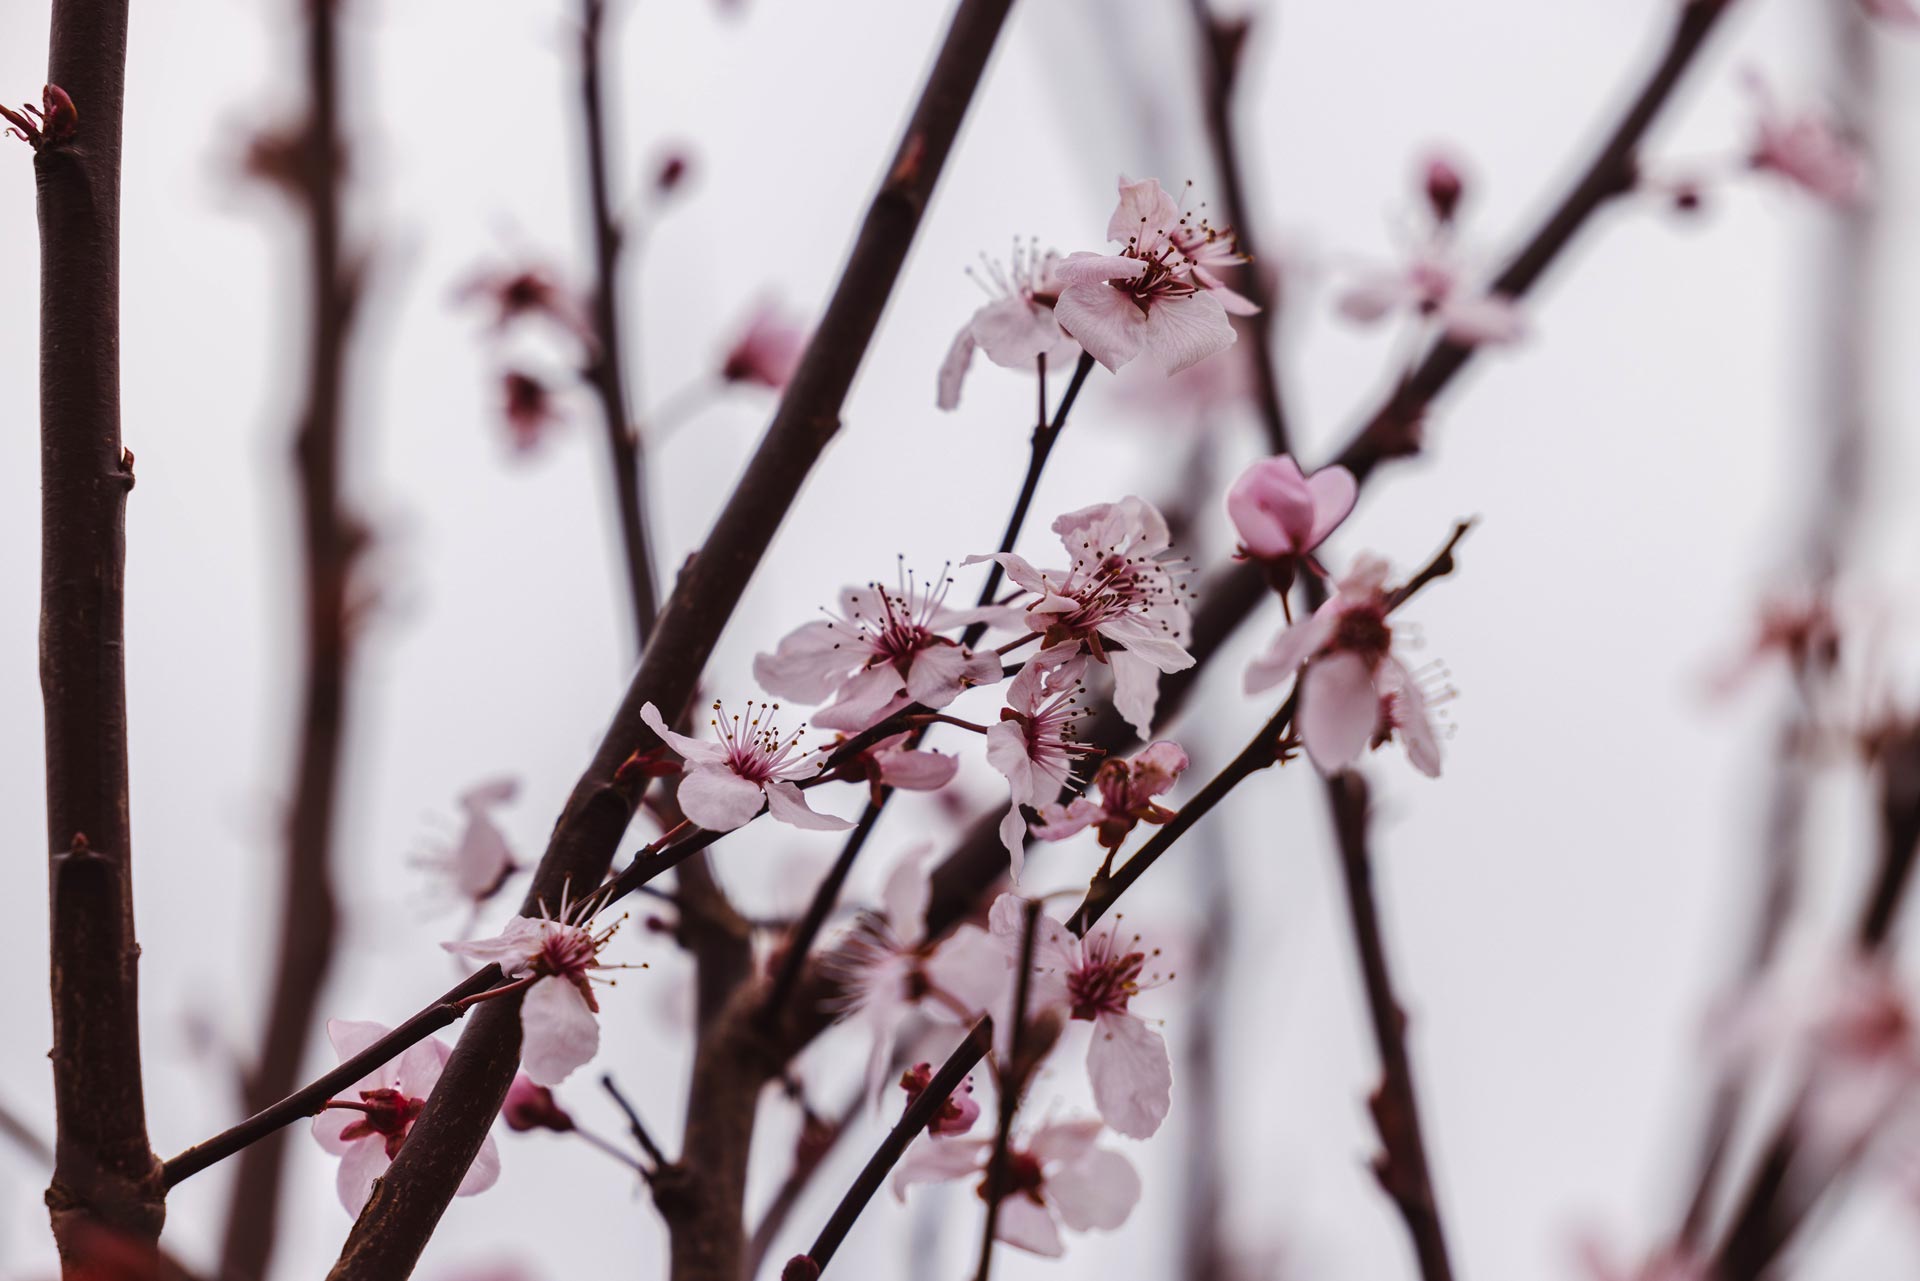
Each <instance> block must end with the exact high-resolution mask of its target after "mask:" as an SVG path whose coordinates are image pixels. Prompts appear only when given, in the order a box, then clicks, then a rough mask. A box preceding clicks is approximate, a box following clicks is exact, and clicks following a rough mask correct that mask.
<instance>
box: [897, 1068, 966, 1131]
mask: <svg viewBox="0 0 1920 1281" xmlns="http://www.w3.org/2000/svg"><path fill="white" fill-rule="evenodd" d="M932 1084H933V1064H931V1063H916V1064H914V1065H913V1066H912V1067H910V1068H908V1069H907V1070H906V1071H905V1072H904V1073H902V1074H901V1077H900V1088H901V1089H903V1090H905V1091H906V1092H907V1106H908V1107H912V1106H913V1105H914V1103H915V1102H916V1101H918V1099H919V1098H920V1096H921V1095H922V1094H925V1093H926V1092H927V1087H928V1086H930V1085H932ZM979 1119H980V1104H979V1103H978V1102H977V1101H976V1100H975V1099H974V1097H973V1078H972V1077H970V1076H969V1077H967V1078H966V1079H965V1080H963V1081H961V1082H960V1085H959V1088H958V1089H956V1090H954V1092H953V1093H952V1094H949V1095H948V1096H947V1101H946V1102H945V1103H942V1104H941V1105H940V1110H939V1111H938V1112H935V1113H934V1114H933V1120H931V1121H929V1122H927V1133H928V1134H931V1135H933V1136H934V1137H935V1138H940V1139H946V1138H952V1137H953V1136H954V1135H956V1134H965V1133H966V1132H967V1131H968V1130H971V1129H972V1128H973V1123H974V1122H975V1121H978V1120H979Z"/></svg>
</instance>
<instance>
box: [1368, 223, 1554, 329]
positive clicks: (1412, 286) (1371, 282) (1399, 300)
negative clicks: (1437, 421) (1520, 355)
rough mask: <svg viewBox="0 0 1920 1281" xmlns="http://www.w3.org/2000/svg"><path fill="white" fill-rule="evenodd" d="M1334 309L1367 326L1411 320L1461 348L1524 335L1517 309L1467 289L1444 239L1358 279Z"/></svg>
mask: <svg viewBox="0 0 1920 1281" xmlns="http://www.w3.org/2000/svg"><path fill="white" fill-rule="evenodd" d="M1337 306H1338V307H1339V309H1340V314H1341V315H1343V316H1345V317H1346V318H1347V319H1349V320H1353V321H1357V322H1359V323H1361V324H1368V325H1370V324H1374V323H1376V322H1378V321H1381V320H1384V319H1386V318H1387V317H1389V316H1393V315H1396V314H1402V313H1404V314H1409V315H1413V316H1416V317H1418V318H1419V319H1420V320H1421V321H1423V322H1425V323H1428V324H1431V325H1433V326H1435V327H1436V328H1438V329H1439V330H1440V332H1441V333H1442V334H1443V335H1444V336H1445V337H1446V339H1447V340H1448V341H1449V342H1454V343H1459V344H1460V345H1461V346H1465V347H1472V346H1478V345H1481V344H1486V345H1489V346H1492V345H1497V344H1500V343H1510V342H1515V341H1517V340H1518V339H1520V338H1521V337H1522V336H1524V334H1525V333H1526V324H1525V320H1524V317H1523V315H1522V313H1521V311H1520V307H1519V304H1518V303H1516V302H1515V301H1514V300H1513V299H1511V298H1508V297H1506V296H1505V295H1504V294H1497V293H1491V292H1487V291H1485V290H1482V289H1480V288H1479V287H1478V286H1476V285H1474V284H1473V283H1471V282H1470V281H1469V280H1468V277H1467V272H1466V270H1465V268H1464V267H1463V266H1462V265H1461V264H1460V262H1459V261H1458V260H1457V257H1456V255H1455V252H1454V250H1453V247H1452V244H1451V241H1450V238H1449V237H1447V236H1446V235H1444V234H1436V235H1434V236H1432V237H1430V238H1429V239H1428V240H1426V241H1425V242H1424V243H1422V244H1420V245H1418V246H1417V247H1416V248H1415V249H1414V251H1413V254H1412V255H1411V256H1410V257H1409V258H1408V259H1407V261H1406V262H1404V263H1402V264H1401V265H1399V266H1397V267H1391V268H1387V269H1384V270H1375V271H1369V272H1365V273H1363V274H1361V275H1360V276H1359V277H1358V278H1357V279H1356V280H1355V281H1354V282H1353V283H1352V284H1351V285H1349V286H1348V287H1347V289H1346V291H1345V292H1343V293H1342V294H1341V295H1340V296H1339V298H1338V300H1337Z"/></svg>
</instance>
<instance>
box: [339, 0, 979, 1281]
mask: <svg viewBox="0 0 1920 1281" xmlns="http://www.w3.org/2000/svg"><path fill="white" fill-rule="evenodd" d="M1011 3H1012V0H962V2H961V4H960V5H959V7H958V9H957V11H956V13H955V15H954V19H953V22H952V25H951V27H950V29H949V31H948V33H947V37H946V40H945V42H944V44H943V45H942V47H941V50H940V53H939V55H938V57H937V58H936V60H935V62H934V65H933V68H932V70H931V72H930V73H929V76H928V79H927V82H926V85H925V87H924V89H923V91H922V93H921V97H920V101H919V103H918V104H917V105H916V107H915V108H914V112H913V115H912V117H911V118H910V119H909V121H908V123H907V126H906V130H905V133H904V135H903V137H902V139H901V142H900V145H899V147H898V148H897V150H896V151H895V154H894V157H893V160H892V162H891V164H890V165H889V167H888V171H887V175H886V178H885V180H884V181H883V182H882V183H881V186H880V190H879V192H878V193H877V194H876V195H875V197H874V199H873V202H872V204H871V206H870V207H869V209H868V211H867V217H866V220H865V222H864V224H863V225H862V227H861V229H860V233H859V235H858V237H857V238H856V240H855V242H854V247H853V251H852V253H851V255H850V256H849V258H848V261H847V265H846V268H845V270H844V271H843V272H842V274H841V278H840V283H839V284H838V286H837V287H836V288H835V290H834V294H833V298H832V300H831V301H830V302H829V303H828V305H827V310H826V313H825V315H824V316H823V317H822V318H821V321H820V324H819V326H818V327H817V328H816V329H815V331H814V335H813V337H812V339H811V340H810V341H809V342H808V345H807V350H806V353H805V355H804V356H803V357H802V358H801V361H800V366H799V368H798V370H797V371H796V372H795V374H794V378H793V380H792V382H791V383H789V384H788V387H787V390H786V393H785V395H784V396H783V397H782V399H781V402H780V407H779V409H778V410H777V411H776V412H775V414H774V417H773V422H772V423H771V424H770V425H769V426H768V428H767V433H766V436H765V438H764V439H763V440H762V441H761V444H760V447H759V448H758V450H756V452H755V454H754V457H753V459H752V461H751V462H749V463H748V465H747V470H746V473H745V475H743V476H742V477H741V480H740V483H739V484H738V485H737V486H736V487H735V489H734V492H733V494H732V496H731V497H730V498H729V499H728V501H727V504H726V507H725V508H724V509H723V510H722V511H721V513H720V516H719V518H718V519H717V520H716V521H715V523H714V527H713V530H712V532H711V533H710V534H709V536H708V538H707V542H706V544H705V546H704V547H703V548H702V549H701V550H700V551H699V553H698V554H696V555H695V556H694V557H693V559H692V562H691V563H690V564H689V565H688V566H687V568H686V569H685V570H684V571H683V572H682V574H681V575H680V578H679V582H678V583H677V585H676V586H675V588H674V591H673V595H672V597H671V598H670V599H669V600H668V602H667V605H666V608H665V610H664V611H663V612H662V613H661V616H660V620H659V623H658V626H657V628H656V631H655V633H654V635H653V637H652V639H651V640H650V642H649V643H648V646H647V649H646V653H645V655H644V657H643V658H642V660H641V663H640V669H639V671H638V672H637V673H636V674H635V676H634V679H633V682H632V684H631V685H630V686H629V688H628V691H627V696H626V698H625V700H624V701H623V702H622V704H621V707H620V709H619V711H618V713H617V714H616V715H615V717H614V721H613V724H612V725H611V726H610V727H609V730H608V732H607V735H606V738H605V739H604V740H603V741H602V743H601V745H600V748H599V750H598V751H597V752H596V753H595V756H594V760H593V762H592V764H591V765H590V766H589V767H588V769H587V772H586V774H585V775H584V776H583V777H582V778H581V780H580V782H579V783H578V784H577V785H576V787H575V789H574V792H573V795H572V796H571V797H570V798H569V800H568V804H567V807H566V810H565V811H564V812H563V813H562V814H561V816H560V820H559V822H558V823H557V824H556V826H555V829H554V834H553V838H552V840H551V841H550V843H549V844H548V847H547V852H546V854H545V856H544V857H543V858H542V859H541V861H540V865H539V867H538V869H537V870H536V872H535V874H534V879H533V885H532V887H531V888H530V891H529V898H528V909H529V910H531V909H532V907H533V906H534V905H535V904H538V903H539V902H541V901H546V902H557V901H558V900H559V898H560V896H561V893H562V891H563V890H564V889H566V888H567V887H568V886H570V885H594V884H598V883H599V881H600V879H601V877H602V876H603V875H604V874H605V872H606V869H607V866H608V864H609V862H610V861H611V859H612V856H613V852H614V849H615V847H616V846H617V844H618V842H619V840H620V838H621V836H622V835H623V834H624V832H625V830H626V827H627V824H628V822H629V821H630V820H631V818H632V813H633V806H634V804H635V803H636V801H637V794H636V790H635V788H634V786H633V785H632V784H631V783H616V782H615V779H614V775H615V773H616V771H617V770H618V769H619V768H620V766H621V764H622V763H623V762H625V761H626V760H627V758H628V757H629V756H630V755H631V754H632V753H633V752H634V751H636V750H639V749H642V748H646V747H650V746H652V745H653V743H654V736H653V734H652V733H651V732H650V731H648V730H647V729H646V728H645V726H644V724H643V723H642V722H641V720H640V709H641V707H642V706H643V705H644V704H646V703H649V702H652V703H656V704H658V705H659V707H660V708H661V710H662V712H663V713H665V714H666V715H667V717H668V719H672V718H674V717H676V716H677V715H678V714H679V713H680V712H681V710H682V709H683V708H684V707H685V705H686V704H687V702H688V700H689V699H690V698H691V696H692V694H693V692H694V687H695V684H696V682H697V681H698V680H699V676H700V671H701V669H702V668H703V667H704V666H705V665H706V661H707V657H708V655H709V654H711V653H712V650H713V646H714V644H715V642H716V641H717V640H718V638H719V635H720V631H721V629H722V628H723V627H724V626H725V625H726V622H727V620H728V619H729V618H730V617H731V616H732V614H733V610H734V607H735V606H736V605H737V604H738V602H739V599H740V595H741V593H742V592H743V591H744V590H745V589H746V585H747V581H748V579H749V578H751V577H752V575H753V572H754V570H755V568H757V567H758V565H759V563H760V558H761V557H762V555H764V554H765V552H766V549H767V547H768V545H769V544H770V543H771V542H772V540H773V537H774V535H775V533H776V532H777V531H778V530H779V527H780V524H781V522H782V520H783V519H784V518H785V516H786V513H787V510H788V508H789V507H790V506H791V505H792V503H793V500H794V498H795V497H796V496H797V494H798V492H799V488H800V485H801V484H802V482H803V481H804V480H805V479H806V476H807V473H808V471H809V470H810V469H811V468H812V465H813V463H814V462H815V460H816V459H818V458H819V456H820V453H821V451H822V450H824V449H825V448H826V446H827V444H828V442H830V441H831V440H832V438H833V436H834V434H835V433H836V432H837V431H838V429H839V413H840V408H841V405H842V403H843V402H844V400H845V398H846V394H847V390H848V388H849V386H850V385H851V384H852V381H853V377H854V374H855V373H856V372H857V371H858V369H859V366H860V362H861V360H862V358H863V357H864V356H865V354H866V350H867V345H868V343H869V341H870V340H871V338H872V336H873V331H874V328H875V326H876V325H878V323H879V320H880V313H881V311H882V310H883V309H884V307H885V306H886V302H887V299H888V297H889V296H890V295H891V293H892V291H893V285H894V282H895V280H896V279H897V278H898V276H899V272H900V268H901V266H902V264H903V263H904V262H905V259H906V255H907V250H908V249H909V247H910V246H911V245H912V242H913V237H914V233H915V232H916V231H917V230H918V228H919V225H920V219H921V216H922V214H923V213H924V211H925V209H926V206H927V202H928V200H929V199H930V198H931V196H932V194H933V188H934V184H935V182H936V180H937V179H938V177H939V175H940V172H941V170H942V168H943V167H944V166H945V164H946V160H947V155H948V153H949V151H950V150H951V149H952V146H953V140H954V137H955V135H956V134H957V133H958V131H959V127H960V122H961V120H962V118H963V117H964V116H965V114H966V109H967V106H968V104H969V103H970V102H971V101H972V97H973V92H974V89H975V87H976V86H977V85H978V83H979V81H980V78H981V75H982V73H983V72H984V71H985V69H986V63H987V59H988V56H989V55H990V54H991V53H992V51H993V47H994V44H995V42H996V40H997V38H998V36H999V33H1000V28H1001V25H1002V24H1003V22H1004V21H1005V19H1006V15H1007V11H1008V9H1009V8H1010V6H1011ZM517 1015H518V1009H517V1002H515V1001H513V1000H511V999H507V1000H499V1001H491V1002H488V1003H487V1005H486V1007H485V1008H484V1009H482V1010H480V1011H479V1012H478V1013H477V1014H476V1015H475V1017H474V1019H473V1021H472V1022H471V1023H470V1024H469V1026H468V1028H467V1030H466V1032H465V1033H464V1034H463V1035H462V1036H461V1038H460V1044H459V1047H458V1048H457V1049H456V1050H455V1051H454V1054H453V1057H452V1059H451V1060H450V1062H449V1063H448V1065H447V1069H446V1072H445V1073H444V1074H443V1075H442V1076H441V1078H440V1084H439V1087H438V1088H437V1089H436V1090H435V1091H434V1093H433V1097H432V1098H431V1099H429V1100H428V1103H427V1107H426V1110H425V1111H424V1112H423V1113H422V1114H421V1117H420V1119H419V1120H418V1121H417V1122H416V1123H415V1125H414V1127H413V1130H412V1132H411V1135H410V1137H409V1138H408V1140H407V1142H406V1144H405V1146H403V1147H402V1148H401V1150H400V1153H399V1155H398V1156H397V1157H396V1158H395V1160H394V1163H393V1165H392V1166H391V1167H390V1168H389V1170H388V1172H387V1176H386V1178H385V1179H383V1180H382V1181H381V1183H380V1185H379V1187H378V1188H377V1189H376V1190H375V1192H374V1195H373V1199H372V1200H371V1201H370V1202H369V1203H368V1205H367V1207H366V1210H365V1211H364V1212H363V1213H362V1215H361V1216H360V1220H359V1222H358V1223H357V1224H355V1226H354V1230H353V1233H352V1234H351V1236H349V1238H348V1240H347V1244H346V1247H345V1249H344V1250H343V1251H342V1253H341V1256H340V1259H339V1261H338V1262H337V1263H336V1265H335V1267H334V1269H333V1272H332V1276H333V1278H334V1281H350V1279H372V1278H378V1279H380V1281H384V1279H385V1278H388V1277H392V1276H395V1275H400V1274H404V1273H405V1272H407V1271H408V1270H409V1269H411V1267H412V1266H413V1263H414V1261H415V1260H417V1259H418V1257H419V1253H420V1251H421V1249H422V1248H424V1246H425V1244H426V1242H427V1239H428V1237H430V1236H431V1235H432V1232H433V1229H434V1226H435V1225H436V1224H437V1223H438V1221H439V1218H440V1215H441V1213H442V1212H443V1211H444V1210H445V1208H446V1206H447V1203H448V1202H449V1201H450V1200H451V1199H452V1197H453V1193H454V1189H455V1188H456V1187H457V1186H458V1185H459V1182H460V1180H461V1178H462V1177H463V1175H464V1173H465V1170H466V1168H467V1165H468V1164H469V1163H470V1162H471V1160H472V1159H473V1155H474V1153H475V1152H477V1151H478V1150H479V1146H480V1142H481V1140H482V1139H484V1138H485V1136H486V1132H487V1128H488V1127H489V1126H490V1125H491V1124H492V1122H493V1118H494V1116H495V1114H496V1113H497V1112H498V1111H499V1108H500V1103H501V1101H502V1100H503V1099H504V1098H505V1096H506V1091H507V1087H508V1085H509V1084H511V1082H512V1079H513V1070H514V1066H515V1063H516V1061H517V1058H518V1049H519V1020H518V1017H517ZM730 1101H731V1100H730ZM748 1102H749V1104H750V1102H751V1100H750V1099H749V1100H748ZM694 1140H695V1135H694V1133H693V1130H692V1128H691V1127H690V1128H689V1132H688V1135H687V1150H686V1156H685V1160H686V1161H687V1163H688V1168H690V1169H693V1170H697V1171H699V1177H700V1178H702V1179H708V1178H711V1179H713V1180H714V1181H715V1182H714V1185H713V1186H712V1187H711V1188H710V1189H706V1190H703V1195H701V1196H700V1197H699V1198H697V1203H698V1204H699V1205H701V1206H703V1207H705V1206H713V1207H717V1208H718V1211H719V1212H716V1213H714V1214H712V1215H710V1216H709V1215H702V1216H700V1217H699V1221H698V1222H697V1223H696V1224H695V1225H694V1226H693V1227H691V1228H688V1229H685V1230H683V1231H676V1233H675V1241H676V1248H677V1247H678V1243H679V1241H680V1240H681V1239H682V1237H683V1236H684V1237H687V1238H688V1239H694V1238H699V1239H701V1240H704V1241H707V1242H709V1243H713V1242H717V1243H718V1244H716V1245H714V1246H713V1248H712V1249H711V1250H709V1251H705V1252H703V1255H704V1257H705V1258H706V1260H707V1262H705V1263H703V1264H702V1265H700V1266H695V1265H693V1264H691V1263H690V1264H688V1265H687V1266H684V1267H683V1266H682V1265H681V1264H680V1263H679V1262H678V1261H676V1263H675V1268H674V1276H675V1278H676V1281H691V1279H692V1278H696V1277H705V1276H711V1277H714V1278H724V1279H725V1281H735V1278H736V1277H737V1273H738V1267H739V1261H740V1258H741V1257H742V1252H743V1251H744V1247H745V1241H744V1237H745V1232H744V1230H743V1229H742V1225H741V1222H740V1198H739V1196H738V1195H735V1192H736V1190H737V1189H736V1186H735V1185H736V1184H738V1186H739V1187H742V1188H743V1187H744V1171H745V1155H744V1151H742V1152H740V1153H732V1152H729V1153H726V1154H724V1155H723V1156H722V1157H721V1158H720V1159H718V1160H715V1161H709V1160H708V1159H706V1158H707V1154H706V1153H705V1152H704V1151H702V1150H700V1148H699V1146H698V1145H697V1144H696V1143H695V1141H694ZM742 1147H743V1148H744V1144H743V1145H742ZM709 1193H710V1195H709Z"/></svg>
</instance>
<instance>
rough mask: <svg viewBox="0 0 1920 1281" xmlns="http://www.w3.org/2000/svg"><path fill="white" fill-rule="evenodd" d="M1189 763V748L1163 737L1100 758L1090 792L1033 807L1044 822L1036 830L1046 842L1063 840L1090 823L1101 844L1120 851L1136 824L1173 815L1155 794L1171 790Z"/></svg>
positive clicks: (1161, 821)
mask: <svg viewBox="0 0 1920 1281" xmlns="http://www.w3.org/2000/svg"><path fill="white" fill-rule="evenodd" d="M1186 768H1187V754H1186V752H1185V751H1183V750H1182V749H1181V747H1180V745H1179V744H1178V743H1169V742H1165V741H1161V742H1158V743H1154V744H1152V745H1151V746H1149V747H1148V748H1147V749H1146V750H1145V751H1143V752H1141V753H1140V754H1139V755H1138V756H1136V757H1134V758H1133V759H1132V760H1127V761H1123V760H1119V759H1110V760H1106V761H1102V762H1101V763H1100V768H1099V769H1097V770H1095V771H1094V774H1093V786H1092V787H1091V788H1090V789H1089V792H1090V794H1089V795H1087V796H1077V797H1075V798H1074V799H1073V801H1072V803H1071V804H1068V805H1058V804H1051V803H1049V804H1046V805H1040V806H1036V807H1035V808H1037V809H1038V810H1039V812H1040V822H1039V823H1038V824H1037V825H1036V826H1035V827H1034V829H1033V834H1034V835H1035V836H1037V837H1039V838H1040V839H1041V840H1043V841H1059V840H1065V839H1066V838H1067V837H1069V836H1072V835H1074V834H1075V833H1076V832H1080V831H1084V830H1085V829H1086V828H1089V827H1092V828H1096V829H1098V831H1099V834H1100V844H1101V845H1103V846H1105V847H1106V848H1107V849H1110V850H1117V849H1119V848H1120V844H1121V842H1123V841H1125V840H1126V839H1127V834H1128V833H1130V832H1132V831H1133V829H1134V827H1135V826H1137V825H1138V824H1141V823H1153V824H1156V825H1157V824H1160V823H1164V822H1166V821H1167V820H1168V819H1170V818H1172V817H1173V811H1172V810H1169V809H1166V808H1164V807H1162V806H1161V805H1160V804H1159V802H1158V801H1156V800H1155V799H1154V798H1155V797H1158V796H1161V795H1163V794H1165V793H1166V792H1168V791H1171V790H1172V788H1173V785H1174V783H1175V782H1176V781H1177V780H1178V779H1179V777H1180V775H1181V774H1182V773H1184V772H1185V771H1186Z"/></svg>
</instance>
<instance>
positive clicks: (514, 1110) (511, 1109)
mask: <svg viewBox="0 0 1920 1281" xmlns="http://www.w3.org/2000/svg"><path fill="white" fill-rule="evenodd" d="M500 1119H501V1120H503V1121H505V1122H506V1123H507V1128H508V1129H509V1130H518V1131H520V1132H522V1133H525V1132H526V1131H528V1130H552V1131H554V1132H555V1133H557V1134H565V1133H566V1132H567V1131H568V1130H571V1129H572V1128H573V1118H572V1117H571V1116H569V1115H567V1110H566V1109H565V1108H563V1107H561V1106H560V1105H559V1103H557V1102H555V1101H554V1097H553V1091H552V1090H549V1089H548V1088H547V1087H546V1086H544V1085H535V1084H534V1083H533V1081H532V1080H531V1079H529V1078H528V1076H527V1074H526V1073H524V1072H522V1073H519V1074H518V1075H516V1076H515V1077H514V1078H513V1084H512V1085H511V1086H509V1087H508V1088H507V1101H506V1102H505V1103H504V1104H503V1105H501V1108H500Z"/></svg>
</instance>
